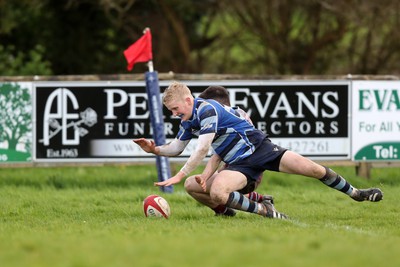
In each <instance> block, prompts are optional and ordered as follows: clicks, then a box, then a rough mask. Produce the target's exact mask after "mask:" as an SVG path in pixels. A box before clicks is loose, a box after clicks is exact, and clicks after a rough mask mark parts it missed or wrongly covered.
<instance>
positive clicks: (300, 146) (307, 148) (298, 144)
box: [273, 140, 332, 154]
mask: <svg viewBox="0 0 400 267" xmlns="http://www.w3.org/2000/svg"><path fill="white" fill-rule="evenodd" d="M273 142H274V141H273ZM274 143H276V144H277V145H279V146H281V147H284V148H287V149H289V150H291V151H294V152H297V153H300V154H325V153H331V152H332V151H331V149H330V147H331V144H330V143H329V142H328V141H325V140H324V141H312V140H297V141H292V140H291V141H289V140H287V141H282V140H279V141H277V142H274Z"/></svg>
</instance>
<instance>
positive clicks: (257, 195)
mask: <svg viewBox="0 0 400 267" xmlns="http://www.w3.org/2000/svg"><path fill="white" fill-rule="evenodd" d="M262 177H263V174H260V176H259V177H258V178H257V181H256V183H255V188H254V190H256V189H257V188H258V186H259V185H260V183H261V181H262ZM245 196H246V197H247V198H248V199H250V200H253V201H255V202H258V203H261V202H263V201H264V200H269V201H270V202H271V203H272V204H274V198H273V196H271V195H262V194H260V193H258V192H256V191H252V192H250V193H247V194H245Z"/></svg>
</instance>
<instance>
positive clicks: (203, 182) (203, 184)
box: [194, 175, 207, 192]
mask: <svg viewBox="0 0 400 267" xmlns="http://www.w3.org/2000/svg"><path fill="white" fill-rule="evenodd" d="M194 179H195V180H196V182H197V183H198V184H199V185H200V186H201V188H202V189H203V191H204V192H206V190H207V184H206V180H205V179H203V177H202V176H201V175H195V176H194Z"/></svg>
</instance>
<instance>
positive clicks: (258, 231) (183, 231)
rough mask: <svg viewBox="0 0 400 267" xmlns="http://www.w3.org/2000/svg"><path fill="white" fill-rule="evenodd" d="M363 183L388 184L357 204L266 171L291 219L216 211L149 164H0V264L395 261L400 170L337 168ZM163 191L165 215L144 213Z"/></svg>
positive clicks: (266, 188) (267, 187)
mask: <svg viewBox="0 0 400 267" xmlns="http://www.w3.org/2000/svg"><path fill="white" fill-rule="evenodd" d="M333 169H334V170H336V171H337V172H338V173H340V174H342V175H343V176H344V177H345V178H346V179H347V180H348V181H349V182H351V183H352V184H353V185H354V186H356V187H359V188H367V187H372V186H374V187H375V186H377V187H380V188H381V189H382V190H383V191H384V200H383V201H381V202H379V203H370V202H363V203H358V202H355V201H353V200H351V199H350V198H349V197H347V196H345V195H344V194H342V193H340V192H337V191H336V190H333V189H330V188H328V187H326V186H324V185H323V184H322V183H320V182H318V181H315V180H313V179H309V178H304V177H298V176H293V175H286V174H281V173H271V172H268V173H266V174H265V176H264V179H263V183H262V185H261V186H260V187H259V188H258V190H257V191H259V192H261V193H269V194H272V195H274V197H275V203H276V207H277V209H278V210H279V211H282V212H285V213H286V214H288V215H289V216H290V217H291V220H289V221H280V220H271V219H266V218H262V217H260V216H257V215H253V214H248V213H243V212H240V213H238V214H237V216H236V217H234V218H220V217H215V216H214V215H213V212H212V211H211V210H209V209H208V208H205V207H203V206H200V205H199V204H197V203H196V202H195V201H194V200H193V199H191V198H190V197H189V196H188V195H187V194H186V193H185V192H184V189H183V185H182V184H180V185H177V186H175V187H174V193H173V194H164V193H161V192H160V191H159V189H158V188H155V187H153V182H154V181H155V180H156V179H157V174H156V169H155V167H154V166H150V165H139V166H125V165H120V166H105V167H62V168H61V167H57V168H15V169H13V168H2V169H0V203H1V206H0V207H1V209H0V264H1V266H7V267H14V266H40V267H47V266H49V267H50V266H52V267H54V266H96V267H99V266H100V267H101V266H113V267H118V266H140V267H142V266H151V267H158V266H160V267H163V266H175V267H180V266H194V267H197V266H199V267H200V266H201V267H205V266H207V267H210V266H218V267H224V266H229V267H232V266H243V265H247V266H296V267H302V266H304V267H305V266H307V267H310V266H324V267H329V266H341V267H343V266H367V265H368V266H389V267H390V266H398V265H399V262H400V254H399V253H398V250H399V246H400V229H399V222H400V215H399V214H400V205H399V204H398V200H397V197H398V196H399V195H400V177H399V173H400V169H399V168H386V169H373V170H372V173H373V178H372V179H371V180H365V179H363V178H360V177H355V170H354V167H333ZM150 194H159V195H162V196H163V197H164V198H165V199H167V201H168V202H169V204H170V206H171V210H172V215H171V217H170V219H168V220H165V219H155V218H153V219H151V218H145V217H144V215H143V210H142V201H143V199H144V198H145V197H146V196H147V195H150Z"/></svg>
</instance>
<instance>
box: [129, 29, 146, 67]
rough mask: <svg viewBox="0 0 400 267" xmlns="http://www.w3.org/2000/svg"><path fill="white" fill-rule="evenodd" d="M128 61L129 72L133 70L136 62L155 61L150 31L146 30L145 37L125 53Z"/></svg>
mask: <svg viewBox="0 0 400 267" xmlns="http://www.w3.org/2000/svg"><path fill="white" fill-rule="evenodd" d="M124 55H125V58H126V61H128V70H129V71H131V70H132V69H133V65H134V64H135V63H136V62H147V61H150V60H152V59H153V52H152V47H151V32H150V29H148V28H146V29H145V30H144V35H143V36H142V37H140V39H139V40H137V41H136V42H135V43H133V44H132V45H131V46H130V47H128V49H126V50H125V51H124Z"/></svg>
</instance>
